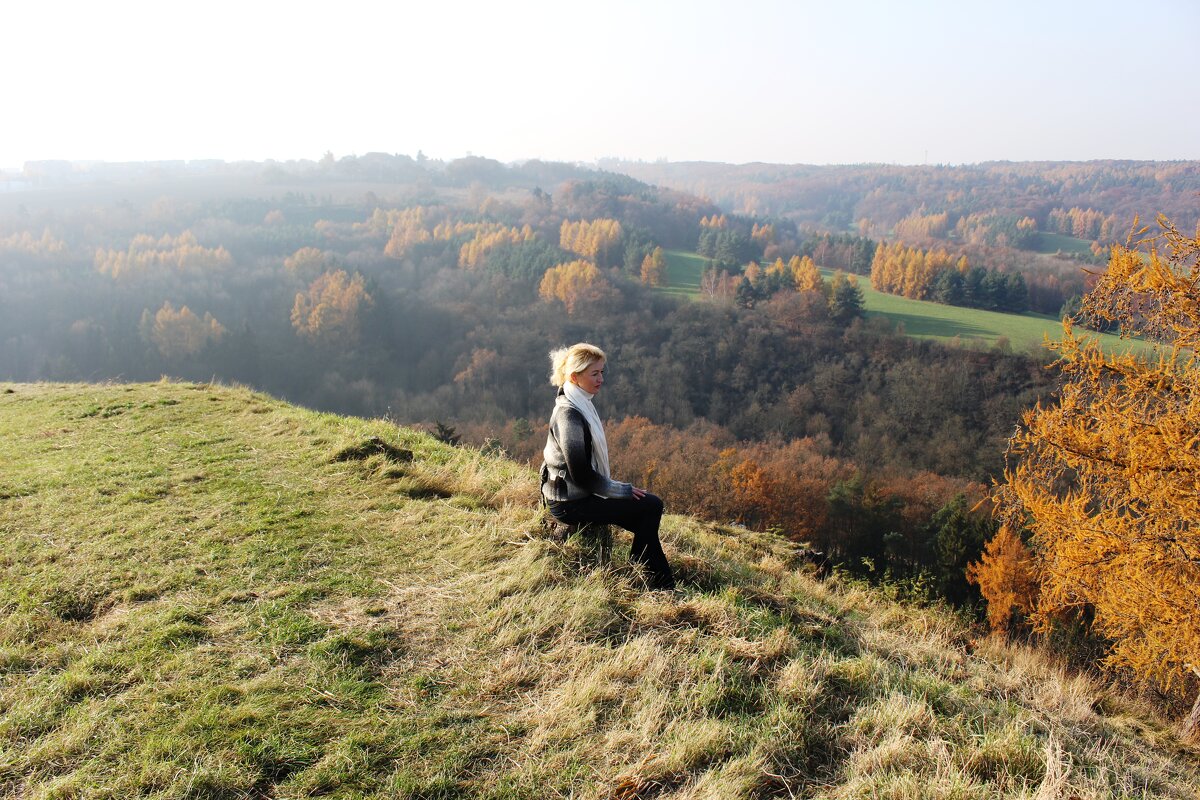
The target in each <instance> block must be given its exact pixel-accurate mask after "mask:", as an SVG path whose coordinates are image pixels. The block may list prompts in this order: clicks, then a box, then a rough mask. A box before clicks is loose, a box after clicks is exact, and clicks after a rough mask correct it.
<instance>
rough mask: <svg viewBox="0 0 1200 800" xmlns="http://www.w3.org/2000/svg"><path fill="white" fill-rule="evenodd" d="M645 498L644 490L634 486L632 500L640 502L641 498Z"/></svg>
mask: <svg viewBox="0 0 1200 800" xmlns="http://www.w3.org/2000/svg"><path fill="white" fill-rule="evenodd" d="M645 496H646V490H645V489H639V488H638V487H636V486H634V487H633V498H634V499H635V500H641V499H642V498H643V497H645Z"/></svg>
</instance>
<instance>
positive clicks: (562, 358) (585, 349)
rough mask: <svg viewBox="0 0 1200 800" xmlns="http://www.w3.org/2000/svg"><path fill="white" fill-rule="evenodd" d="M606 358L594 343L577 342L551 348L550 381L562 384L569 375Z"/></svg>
mask: <svg viewBox="0 0 1200 800" xmlns="http://www.w3.org/2000/svg"><path fill="white" fill-rule="evenodd" d="M605 358H607V356H605V355H604V351H603V350H601V349H600V348H599V347H596V345H594V344H588V343H587V342H579V343H578V344H573V345H571V346H570V347H563V348H560V349H558V350H553V351H551V353H550V365H551V369H550V382H551V383H552V384H554V385H555V386H560V387H561V386H562V385H563V384H565V383H566V382H567V380H568V379H570V377H571V376H572V375H574V374H576V373H578V372H583V371H584V370H585V369H587V368H588V367H590V366H591V365H592V364H595V363H596V362H597V361H600V360H602V359H605Z"/></svg>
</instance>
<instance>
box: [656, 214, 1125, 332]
mask: <svg viewBox="0 0 1200 800" xmlns="http://www.w3.org/2000/svg"><path fill="white" fill-rule="evenodd" d="M1063 238H1067V237H1063ZM666 255H667V280H668V284H667V286H665V287H663V288H662V289H660V291H662V292H663V293H666V294H671V295H674V296H678V297H698V296H699V294H700V275H701V274H702V273H703V272H704V269H705V267H706V265H707V263H708V260H707V259H705V258H704V257H703V256H699V255H697V254H695V253H688V252H684V251H681V250H668V251H667V253H666ZM821 273H822V275H824V276H825V279H826V280H829V279H831V278H832V277H833V274H834V272H833V270H829V269H822V270H821ZM858 285H859V288H860V289H862V293H863V301H864V303H865V305H866V310H867V317H868V318H877V319H884V320H886V321H887V322H888V323H890V324H891V326H892V327H893V328H898V327H900V326H903V331H904V333H905V334H906V335H908V336H912V337H914V338H918V339H937V340H942V341H946V342H956V343H960V344H963V345H967V346H974V347H986V348H990V347H995V346H997V345H1003V344H1004V343H1005V342H1007V346H1008V347H1010V348H1011V349H1013V350H1019V351H1020V350H1023V351H1033V352H1037V351H1041V350H1042V349H1043V347H1044V343H1045V341H1046V339H1047V338H1049V339H1050V340H1055V339H1058V338H1060V337H1061V336H1062V332H1063V331H1062V321H1061V320H1060V319H1058V318H1057V317H1053V316H1050V315H1048V314H1034V313H1032V312H1029V313H1025V314H1004V313H1001V312H998V311H983V310H981V309H975V308H962V307H959V306H947V305H942V304H940V303H932V302H929V301H926V300H910V299H908V298H906V297H898V296H896V295H892V294H886V293H884V292H878V291H875V290H874V289H872V288H871V284H870V280H869V279H868V278H867V277H866V276H861V275H860V276H859V279H858ZM1092 335H1093V336H1097V337H1099V339H1100V342H1101V344H1102V345H1103V347H1104V348H1105V349H1106V350H1108V351H1110V352H1125V351H1127V350H1129V349H1130V348H1131V347H1132V348H1135V349H1138V350H1141V351H1145V350H1148V349H1149V348H1148V347H1147V346H1146V345H1144V344H1141V343H1138V342H1134V343H1130V342H1128V341H1125V340H1122V339H1121V338H1120V337H1119V336H1113V335H1111V334H1092Z"/></svg>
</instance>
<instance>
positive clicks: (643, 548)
mask: <svg viewBox="0 0 1200 800" xmlns="http://www.w3.org/2000/svg"><path fill="white" fill-rule="evenodd" d="M550 362H551V364H552V366H553V370H552V372H551V374H550V382H551V383H553V384H554V385H555V386H557V387H559V391H558V397H556V398H555V401H554V412H553V413H552V414H551V415H550V433H549V435H548V436H547V437H546V449H545V450H544V451H543V453H542V455H543V458H544V461H543V463H542V470H541V473H542V497H544V498H545V500H546V507H547V508H548V509H549V511H550V513H551V514H552V515H553V516H554V518H555V519H557V520H558V521H560V522H564V523H567V524H570V525H575V524H579V523H586V522H596V523H600V524H605V525H619V526H620V527H622V528H624V529H625V530H627V531H629V532H630V533H632V534H633V548H632V550H631V552H630V558H631V559H632V560H633V561H634V562H635V563H638V564H640V565H641V566H642V567H643V568H644V569H645V570H646V571H647V573H648V574H649V578H650V586H651V588H654V589H672V588H674V587H675V578H674V576H673V575H672V573H671V565H670V564H668V563H667V557H666V555H665V554H664V553H663V549H662V544H661V543H660V542H659V539H658V526H659V522H660V521H661V520H662V515H663V502H662V500H660V499H659V498H658V497H656V496H655V495H653V494H651V493H649V492H647V491H645V490H644V489H639V488H637V487H636V486H634V485H633V484H630V483H622V482H621V481H614V480H613V479H612V477H611V475H610V474H609V468H608V441H607V440H606V439H605V438H604V424H603V423H602V422H601V421H600V415H599V414H597V413H596V408H595V406H593V405H592V398H594V397H595V396H596V395H597V394H598V393H599V392H600V387H602V386H603V385H604V371H605V365H606V359H605V356H604V351H603V350H601V349H600V348H598V347H596V346H595V345H590V344H586V343H584V342H580V343H579V344H575V345H572V346H571V347H566V348H563V349H561V350H555V351H554V352H553V353H551V354H550Z"/></svg>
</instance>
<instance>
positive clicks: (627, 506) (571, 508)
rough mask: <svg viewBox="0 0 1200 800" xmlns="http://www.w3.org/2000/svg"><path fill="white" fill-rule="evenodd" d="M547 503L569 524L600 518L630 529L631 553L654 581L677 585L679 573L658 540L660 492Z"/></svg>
mask: <svg viewBox="0 0 1200 800" xmlns="http://www.w3.org/2000/svg"><path fill="white" fill-rule="evenodd" d="M546 507H547V508H549V509H550V513H551V514H552V515H554V518H555V519H557V520H558V521H559V522H565V523H567V524H568V525H576V524H578V523H581V522H598V523H600V524H602V525H617V526H620V527H622V528H624V529H625V530H627V531H629V532H630V533H632V534H633V547H632V548H631V550H630V552H629V557H630V559H631V560H632V561H635V562H637V563H638V564H641V565H642V566H643V567H644V568H645V569H646V571H648V572H649V573H650V585H651V586H653V587H654V588H655V589H672V588H674V587H675V576H674V575H673V574H672V573H671V565H670V564H668V563H667V556H666V554H664V553H663V549H662V542H660V541H659V540H658V525H659V522H660V521H661V520H662V515H663V501H662V500H660V499H659V498H658V497H657V496H656V495H652V494H649V493H647V494H646V496H645V497H643V498H641V499H638V498H636V497H631V498H629V499H625V498H608V497H597V496H596V495H592V496H590V497H585V498H583V499H582V500H567V501H565V502H555V501H553V500H551V501H549V502H548V503H547V504H546Z"/></svg>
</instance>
